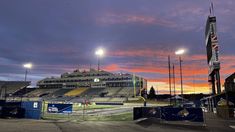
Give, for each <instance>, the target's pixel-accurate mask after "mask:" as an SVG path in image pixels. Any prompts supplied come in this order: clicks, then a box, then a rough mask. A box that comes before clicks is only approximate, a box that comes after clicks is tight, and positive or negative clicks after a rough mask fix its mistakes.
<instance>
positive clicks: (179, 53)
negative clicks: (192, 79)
mask: <svg viewBox="0 0 235 132" xmlns="http://www.w3.org/2000/svg"><path fill="white" fill-rule="evenodd" d="M184 53H185V50H184V49H179V50H177V51H176V52H175V54H176V55H178V56H179V62H180V84H181V97H182V100H183V94H184V93H183V91H184V90H183V77H182V59H181V55H183V54H184Z"/></svg>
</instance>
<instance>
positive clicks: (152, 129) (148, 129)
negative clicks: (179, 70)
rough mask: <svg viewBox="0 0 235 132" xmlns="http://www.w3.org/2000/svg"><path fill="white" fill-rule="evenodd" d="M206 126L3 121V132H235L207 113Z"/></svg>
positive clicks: (0, 131) (153, 122) (149, 122)
mask: <svg viewBox="0 0 235 132" xmlns="http://www.w3.org/2000/svg"><path fill="white" fill-rule="evenodd" d="M206 117H207V120H206V124H207V126H206V127H198V126H184V125H172V124H171V125H170V124H164V123H160V122H159V121H157V120H154V119H148V120H145V121H140V122H135V121H129V122H124V121H119V122H118V121H106V122H100V121H93V122H92V121H85V122H76V123H75V122H66V121H45V120H39V121H37V120H26V119H0V132H109V131H111V132H156V131H157V132H235V129H233V128H232V127H233V126H235V121H233V120H230V121H228V120H223V119H218V118H216V117H214V116H213V115H210V114H206Z"/></svg>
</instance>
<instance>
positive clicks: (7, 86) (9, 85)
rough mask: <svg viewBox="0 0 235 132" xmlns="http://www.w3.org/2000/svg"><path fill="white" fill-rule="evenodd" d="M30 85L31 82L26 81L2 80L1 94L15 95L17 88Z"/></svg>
mask: <svg viewBox="0 0 235 132" xmlns="http://www.w3.org/2000/svg"><path fill="white" fill-rule="evenodd" d="M29 85H30V82H25V81H0V88H1V89H0V90H1V95H5V94H6V95H7V96H9V95H13V94H14V93H15V92H16V91H17V90H19V89H22V88H25V87H27V86H29Z"/></svg>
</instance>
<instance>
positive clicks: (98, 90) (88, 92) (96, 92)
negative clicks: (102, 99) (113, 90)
mask: <svg viewBox="0 0 235 132" xmlns="http://www.w3.org/2000/svg"><path fill="white" fill-rule="evenodd" d="M103 90H104V88H89V89H87V90H86V91H85V92H83V93H82V94H80V96H88V97H95V96H99V95H100V93H101V92H102V91H103Z"/></svg>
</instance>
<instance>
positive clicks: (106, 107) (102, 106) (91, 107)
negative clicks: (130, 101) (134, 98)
mask: <svg viewBox="0 0 235 132" xmlns="http://www.w3.org/2000/svg"><path fill="white" fill-rule="evenodd" d="M111 108H115V107H114V106H110V105H88V106H85V109H86V110H93V109H111ZM83 109H84V106H83V105H81V106H79V105H77V106H73V111H79V110H83Z"/></svg>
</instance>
